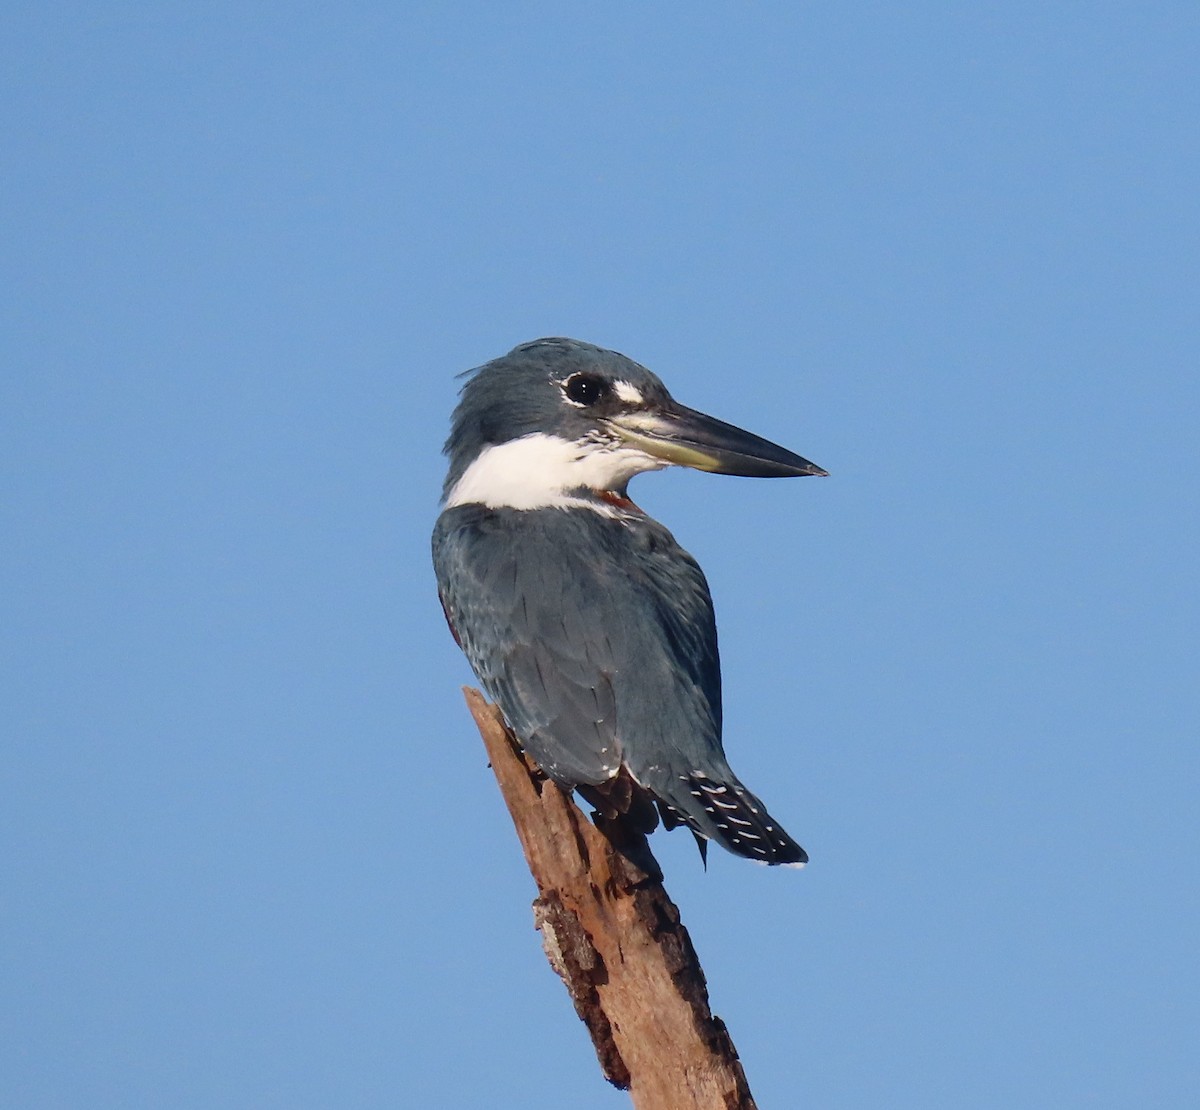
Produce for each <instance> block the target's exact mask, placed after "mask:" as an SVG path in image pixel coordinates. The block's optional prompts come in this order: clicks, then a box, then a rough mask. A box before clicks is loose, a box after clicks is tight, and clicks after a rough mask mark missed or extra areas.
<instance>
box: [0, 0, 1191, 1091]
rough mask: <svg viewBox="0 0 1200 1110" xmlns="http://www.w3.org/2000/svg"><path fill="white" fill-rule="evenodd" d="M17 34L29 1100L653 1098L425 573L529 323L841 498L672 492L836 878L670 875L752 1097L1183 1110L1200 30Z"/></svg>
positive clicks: (420, 21) (775, 792)
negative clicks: (546, 891) (470, 413)
mask: <svg viewBox="0 0 1200 1110" xmlns="http://www.w3.org/2000/svg"><path fill="white" fill-rule="evenodd" d="M2 29H3V34H2V35H0V92H2V98H0V105H2V106H0V112H2V123H0V128H2V131H0V134H2V143H3V161H2V165H3V168H2V170H0V179H2V182H3V184H2V186H0V188H2V193H0V211H2V215H0V228H2V230H0V235H2V240H0V275H2V278H3V287H4V290H5V292H4V296H3V298H2V299H0V301H2V303H0V366H2V368H3V372H2V374H0V422H2V425H3V426H2V428H0V461H2V466H3V497H2V498H0V550H2V561H3V565H2V567H0V573H2V576H3V583H4V587H3V591H2V594H0V605H2V609H0V643H2V646H3V671H2V674H0V686H2V690H0V695H2V697H0V706H2V717H0V722H2V728H3V741H2V750H0V760H2V768H3V770H2V775H0V791H2V797H0V836H2V838H3V844H2V845H0V889H2V890H3V895H2V898H0V976H2V980H0V1104H3V1105H5V1106H11V1107H22V1108H39V1110H40V1108H51V1107H54V1108H59V1107H63V1108H65V1107H71V1108H74V1107H84V1106H86V1107H88V1108H89V1110H107V1108H114V1110H115V1108H118V1107H120V1108H122V1110H128V1108H141V1107H145V1108H161V1107H172V1108H175V1107H178V1108H186V1110H192V1108H196V1110H199V1108H208V1107H239V1108H240V1107H247V1108H258V1107H279V1108H289V1110H290V1108H307V1107H312V1108H323V1107H335V1106H336V1107H339V1108H340V1107H346V1108H385V1107H387V1108H390V1107H396V1106H437V1107H439V1108H458V1107H462V1108H469V1107H481V1106H487V1107H497V1108H510V1107H511V1108H521V1110H538V1108H546V1110H557V1108H560V1107H563V1106H571V1107H572V1108H579V1110H591V1108H606V1107H610V1108H616V1107H621V1106H624V1105H626V1098H625V1096H624V1095H621V1094H619V1093H616V1092H613V1091H612V1090H611V1089H609V1088H607V1087H606V1085H605V1084H604V1083H603V1082H602V1081H601V1080H600V1078H599V1073H598V1071H597V1068H596V1066H595V1063H594V1060H593V1057H592V1051H591V1048H590V1046H589V1044H588V1042H587V1039H586V1037H585V1034H584V1031H583V1029H582V1027H581V1026H580V1025H579V1024H578V1022H577V1021H576V1019H575V1018H574V1016H573V1012H572V1010H571V1008H570V1005H569V1003H568V1001H567V998H566V995H565V992H564V991H563V989H562V987H561V986H560V984H559V983H558V982H557V980H555V979H554V978H553V976H552V974H551V973H550V971H549V970H548V968H547V966H546V964H545V961H544V958H543V956H542V954H541V951H540V948H539V944H538V938H537V935H536V934H535V933H534V931H533V928H532V923H531V915H530V910H529V903H530V900H531V898H532V897H533V893H534V891H533V889H532V884H531V881H530V879H529V877H528V874H527V872H526V870H525V867H524V864H523V862H522V860H521V859H520V856H519V853H518V850H517V846H516V843H515V840H514V838H513V836H512V834H511V832H510V828H509V826H508V824H507V819H506V817H505V815H504V812H503V810H502V807H501V803H500V801H499V798H498V796H497V793H496V789H495V786H494V783H493V781H492V779H491V777H490V775H489V773H488V770H487V768H486V766H485V762H484V757H483V753H482V748H481V746H480V743H479V740H478V738H477V736H476V735H475V733H474V731H473V729H472V727H471V724H470V721H469V719H468V717H467V716H466V713H465V711H464V709H463V707H462V704H461V699H460V696H459V692H458V690H459V686H460V685H461V684H462V683H464V682H467V681H468V680H469V678H470V676H469V672H468V670H467V667H466V664H465V662H464V661H463V660H462V659H461V658H460V656H459V655H458V652H457V650H456V649H455V647H454V645H453V643H452V642H451V640H450V637H449V636H448V634H447V633H446V629H445V627H444V624H443V621H442V615H441V612H440V610H439V608H438V605H437V601H436V598H435V593H434V588H433V581H432V573H431V570H430V566H429V555H428V535H429V531H430V528H431V526H432V523H433V519H434V516H435V514H436V503H437V496H438V492H439V487H440V482H441V477H442V470H443V465H442V460H441V458H440V456H439V448H440V445H441V441H442V439H443V436H444V434H445V429H446V421H447V417H448V414H449V411H450V408H451V407H452V405H453V402H454V398H455V392H456V388H457V383H456V382H455V380H454V375H455V374H457V373H458V372H460V371H462V370H464V369H466V368H468V367H471V366H474V365H476V364H478V363H480V362H482V361H485V360H486V359H488V358H491V357H493V356H495V355H497V354H500V353H502V352H504V351H506V350H507V349H508V348H510V347H511V346H513V345H514V344H515V343H517V342H520V341H523V340H527V339H531V338H534V337H537V336H540V335H547V334H550V335H554V334H562V335H572V336H576V337H578V338H581V339H586V340H590V341H593V342H597V343H600V344H603V345H605V346H611V347H615V348H616V349H618V350H621V351H624V352H625V353H627V354H629V355H630V356H632V357H634V358H636V359H638V360H639V361H641V362H644V363H645V364H647V365H649V366H650V367H651V368H653V369H654V370H656V371H657V372H659V373H660V374H661V375H662V376H663V378H664V379H665V380H666V381H667V383H668V385H669V386H670V387H671V388H672V389H673V391H674V392H675V394H676V395H677V396H678V397H679V398H680V399H681V400H683V401H685V402H686V403H689V404H691V405H694V406H696V407H698V408H701V409H704V410H706V411H709V412H712V413H714V414H715V415H718V416H721V417H723V418H724V419H727V420H730V421H734V422H736V423H739V424H742V425H744V426H746V427H749V428H751V429H753V430H754V431H756V432H758V433H760V434H762V435H766V436H768V437H770V438H772V439H775V440H778V441H780V442H782V443H785V444H787V445H788V446H790V447H792V448H793V449H795V450H797V451H799V452H800V453H802V454H804V455H806V456H807V457H809V458H811V459H813V460H815V461H816V462H818V463H820V464H821V465H822V466H825V467H826V468H828V469H829V470H830V471H831V472H832V475H833V476H832V477H831V478H829V479H827V480H822V481H816V480H812V479H809V480H805V481H803V482H754V481H751V480H744V479H734V478H718V477H713V476H709V475H700V474H694V473H679V472H672V473H670V474H666V475H655V476H650V477H647V478H643V479H640V480H639V481H638V482H637V483H636V484H635V486H634V491H633V492H634V494H635V496H637V498H638V499H639V501H640V502H641V503H642V504H643V505H644V506H645V507H646V508H647V509H648V510H649V511H651V512H652V513H654V515H656V516H658V517H659V518H660V519H662V520H664V521H665V522H666V523H667V524H668V525H669V526H670V527H671V528H672V529H673V530H674V531H675V533H676V535H677V536H678V538H679V539H680V540H681V542H682V543H683V544H684V545H685V546H686V547H688V548H689V549H690V550H691V551H692V552H693V553H694V554H695V555H696V556H697V557H698V558H699V560H700V561H701V563H702V564H703V565H704V567H705V568H706V570H707V571H708V574H709V578H710V581H711V584H712V588H713V592H714V594H715V597H716V603H717V610H718V618H719V622H720V629H721V634H722V646H723V652H724V660H725V674H726V698H727V710H728V721H727V747H728V749H729V751H730V754H731V757H732V759H733V762H734V764H735V766H736V767H737V768H738V769H739V771H740V772H741V773H742V775H743V776H744V777H745V778H746V780H747V781H748V782H749V783H750V784H751V785H752V786H753V787H754V788H755V789H756V790H758V791H759V792H761V793H762V794H763V795H764V796H765V797H766V798H767V799H768V801H769V802H770V804H771V806H772V809H773V810H774V811H776V812H777V815H778V816H779V817H780V819H781V820H783V821H784V822H785V823H786V825H787V827H788V828H789V830H790V831H792V832H793V833H794V834H795V835H796V837H797V838H798V839H799V840H800V841H801V842H802V843H803V844H804V845H805V846H806V847H807V848H808V850H809V852H810V853H811V855H812V859H813V862H812V864H811V865H810V867H809V868H808V869H807V870H806V871H803V872H799V873H797V872H792V871H787V872H774V871H772V872H767V871H765V870H763V869H760V868H757V867H755V866H752V865H750V864H747V863H744V862H741V861H738V860H735V859H733V858H732V857H729V856H726V855H724V854H722V853H720V852H716V851H714V853H713V858H712V860H711V863H710V867H709V870H708V872H707V874H706V873H704V872H702V871H701V870H700V867H699V864H698V861H697V860H696V857H695V851H694V849H693V847H692V845H691V843H690V838H688V837H686V836H684V835H682V834H679V833H677V834H675V835H673V836H661V835H660V836H658V837H657V838H656V841H655V846H656V848H657V849H658V851H659V855H660V857H661V859H662V861H663V864H664V866H665V868H666V870H667V873H668V879H669V883H668V885H669V888H670V889H671V891H672V893H673V894H674V895H675V897H676V898H677V900H678V902H679V903H680V906H681V909H682V911H683V914H684V919H685V921H686V923H687V925H688V926H689V928H690V929H691V931H692V934H693V937H694V939H695V942H696V945H697V948H698V950H699V952H700V955H701V958H702V960H703V962H704V965H705V968H706V970H707V972H708V975H709V979H710V983H711V989H712V997H713V1003H714V1006H715V1008H716V1010H717V1012H718V1013H719V1014H721V1015H722V1016H723V1017H724V1018H725V1019H726V1021H727V1022H728V1024H729V1027H730V1029H731V1031H732V1033H733V1036H734V1039H735V1041H736V1043H737V1045H738V1047H739V1049H740V1050H741V1053H742V1055H743V1058H744V1061H745V1064H746V1069H747V1072H748V1074H749V1077H750V1082H751V1085H752V1087H753V1088H754V1090H755V1093H756V1094H757V1095H758V1097H759V1100H760V1102H761V1104H762V1105H763V1106H764V1108H765V1107H774V1108H787V1107H804V1106H813V1107H822V1108H834V1107H847V1108H858V1107H866V1106H887V1107H901V1108H908V1107H913V1108H918V1107H919V1108H922V1110H928V1108H930V1107H946V1108H959V1107H963V1106H970V1107H975V1108H992V1107H994V1108H997V1110H999V1108H1010V1107H1014V1106H1028V1107H1055V1108H1064V1107H1068V1108H1069V1107H1084V1106H1088V1107H1093V1106H1103V1107H1132V1106H1184V1105H1195V1104H1197V1103H1198V1102H1200V1050H1198V1045H1200V1002H1198V999H1200V975H1198V971H1197V937H1198V936H1200V894H1198V886H1197V875H1196V870H1197V859H1198V858H1200V834H1198V822H1197V815H1196V805H1197V787H1198V785H1200V782H1198V780H1200V775H1198V774H1197V771H1198V769H1200V768H1198V766H1197V763H1198V755H1197V750H1198V748H1197V740H1198V739H1200V737H1198V733H1200V707H1198V705H1197V680H1198V677H1200V666H1198V663H1200V658H1198V650H1197V626H1198V620H1197V615H1198V614H1197V550H1198V548H1200V525H1198V518H1200V514H1198V512H1197V510H1198V508H1200V505H1198V504H1197V502H1198V500H1200V495H1198V492H1197V491H1198V478H1200V474H1198V473H1197V465H1196V455H1197V441H1198V430H1200V421H1198V407H1200V406H1198V402H1200V375H1198V372H1197V339H1198V331H1200V325H1198V320H1200V280H1198V259H1200V235H1198V231H1200V216H1198V213H1200V208H1198V203H1197V198H1198V197H1200V154H1198V145H1197V133H1196V121H1197V119H1198V118H1200V84H1198V82H1197V75H1196V58H1197V56H1198V48H1200V8H1197V6H1196V5H1195V4H1193V3H1187V4H1184V3H1175V4H1155V5H1146V4H1133V3H1128V4H1119V3H1112V4H1104V3H1101V4H1051V5H1047V4H1034V3H1008V4H993V5H961V4H957V5H955V4H944V5H943V4H916V5H880V4H839V5H832V6H831V5H819V6H818V5H815V4H788V5H784V4H775V5H770V4H766V5H764V4H754V5H751V4H737V5H733V4H730V5H713V4H700V5H695V4H678V3H676V4H656V5H644V4H625V3H616V4H608V5H605V6H604V7H603V8H602V9H601V8H598V7H593V8H590V9H587V10H584V9H583V8H581V7H579V6H566V5H549V4H536V3H530V4H476V5H470V4H468V5H462V6H457V7H456V6H452V5H445V4H415V3H406V4H400V5H396V4H357V5H355V4H351V5H338V6H335V5H314V4H299V5H296V4H286V5H285V4H277V3H266V4H255V5H244V4H237V5H234V4H225V3H217V4H207V5H199V6H196V5H188V6H184V5H171V4H108V5H100V6H97V5H87V4H74V5H69V4H59V3H53V2H49V3H39V4H36V5H35V4H19V5H12V6H10V7H9V9H8V10H7V13H6V14H5V15H4V17H3V21H2Z"/></svg>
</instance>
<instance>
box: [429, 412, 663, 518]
mask: <svg viewBox="0 0 1200 1110" xmlns="http://www.w3.org/2000/svg"><path fill="white" fill-rule="evenodd" d="M668 465H669V464H668V463H667V461H666V460H665V459H659V458H656V457H655V456H653V455H648V454H646V452H645V451H639V450H638V449H637V448H636V447H628V446H615V447H614V446H611V445H609V444H607V443H604V442H600V441H592V440H583V441H581V442H579V443H571V442H570V441H569V440H565V439H559V438H558V436H548V435H545V434H544V433H542V432H534V433H533V434H532V435H527V436H522V437H521V438H520V439H514V440H512V441H511V442H509V443H498V444H495V445H494V446H492V447H485V448H484V449H483V450H482V451H481V452H480V453H479V457H478V458H477V459H476V460H475V461H474V462H473V463H471V465H470V466H468V467H467V469H466V470H465V471H464V472H463V476H462V477H461V478H459V480H458V481H457V482H455V483H454V488H453V489H451V491H450V493H449V494H448V495H447V496H446V508H447V509H453V508H454V507H455V506H456V505H476V504H478V505H486V506H487V507H488V508H489V509H502V508H506V509H549V508H559V509H564V508H571V507H578V506H584V507H586V508H589V509H595V510H596V511H598V512H611V511H612V510H611V509H610V508H609V507H608V506H607V505H604V504H603V503H601V504H600V505H597V504H596V503H594V502H592V501H587V500H584V499H583V498H579V497H572V496H570V492H569V491H571V490H577V489H580V488H581V487H582V488H585V489H593V490H597V491H602V490H615V491H620V490H623V489H624V488H625V483H626V482H628V481H629V479H630V478H632V477H633V476H634V475H635V474H641V473H642V472H643V471H647V470H662V468H663V467H665V466H668Z"/></svg>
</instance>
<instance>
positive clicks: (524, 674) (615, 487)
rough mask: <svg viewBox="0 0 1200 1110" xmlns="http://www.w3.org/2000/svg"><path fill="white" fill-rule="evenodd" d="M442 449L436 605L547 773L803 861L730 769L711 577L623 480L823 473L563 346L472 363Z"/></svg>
mask: <svg viewBox="0 0 1200 1110" xmlns="http://www.w3.org/2000/svg"><path fill="white" fill-rule="evenodd" d="M446 454H447V455H448V456H449V459H450V470H449V474H448V476H447V478H446V484H445V490H444V497H443V502H444V506H445V507H444V509H443V511H442V513H441V516H440V517H439V518H438V521H437V525H436V527H435V529H434V534H433V557H434V565H435V568H436V571H437V578H438V588H439V592H440V594H441V598H442V604H443V606H444V607H445V610H446V616H447V619H448V620H449V622H450V626H451V629H452V630H453V631H454V634H455V636H456V638H457V639H458V641H459V643H460V644H461V645H462V648H463V651H464V652H465V653H466V656H467V659H468V660H469V661H470V664H471V666H472V668H473V669H474V671H475V673H476V674H477V675H478V676H479V680H480V682H481V683H482V684H483V686H484V689H485V690H486V691H487V692H488V694H489V695H490V696H491V697H492V698H493V699H494V700H495V701H496V703H497V704H498V705H499V706H500V708H501V710H502V711H503V713H504V715H505V717H506V719H507V720H508V722H509V724H510V725H511V727H512V729H513V732H514V733H515V735H516V736H517V738H518V740H519V741H520V743H521V744H522V745H523V747H524V748H525V750H526V751H527V752H528V753H529V754H530V756H532V758H533V759H534V760H535V761H536V762H537V764H538V765H539V766H540V767H541V768H542V770H543V771H545V772H546V774H547V775H549V776H550V777H551V778H552V779H553V780H554V781H555V782H557V783H559V784H560V785H561V786H563V787H564V788H567V789H578V790H579V791H580V793H582V794H583V795H584V796H585V797H586V798H587V799H588V800H589V801H592V802H593V804H596V805H597V806H598V807H599V808H601V809H604V810H611V811H613V812H618V813H624V814H626V815H627V816H628V817H629V818H630V819H631V820H635V821H636V822H637V823H638V824H640V826H641V827H643V828H646V829H649V828H652V827H653V824H654V814H655V807H657V811H658V813H659V814H660V815H661V816H662V819H663V823H664V824H665V825H666V826H667V827H668V828H671V827H674V826H676V825H679V824H686V825H688V826H689V827H690V828H691V829H692V831H693V832H694V833H695V834H697V836H698V838H703V839H704V840H707V839H712V840H716V841H717V842H718V843H720V844H722V845H723V846H724V847H726V848H728V849H729V850H730V851H732V852H735V853H737V854H738V855H742V856H746V857H748V858H750V859H756V860H760V861H762V862H765V863H791V864H801V863H803V862H805V860H806V859H807V858H808V857H807V856H806V855H805V852H804V850H803V849H802V848H801V847H800V846H799V845H798V844H797V843H796V842H795V841H794V840H792V839H791V837H789V836H788V835H787V833H785V832H784V831H783V830H782V829H781V828H780V827H779V825H778V823H777V822H775V821H774V819H773V818H772V817H771V816H770V815H769V814H768V813H767V811H766V808H765V807H764V806H763V804H762V802H760V801H759V800H758V798H756V797H755V796H754V795H753V794H752V793H750V791H749V790H747V789H746V788H745V787H744V786H743V785H742V783H741V782H740V781H739V780H738V778H737V776H736V775H734V773H733V771H732V770H731V769H730V767H729V764H728V762H727V761H726V758H725V753H724V749H723V747H722V743H721V675H720V662H719V658H718V654H717V632H716V623H715V620H714V617H713V609H712V600H711V598H710V596H709V591H708V584H707V583H706V582H705V579H704V574H703V572H702V571H701V570H700V567H699V566H698V565H697V564H696V561H695V560H694V559H693V558H692V557H691V556H690V555H688V553H687V552H686V551H684V550H683V548H681V547H680V546H679V545H678V544H677V543H676V542H675V539H674V538H673V537H672V536H671V534H670V532H668V531H667V530H666V529H665V528H664V527H663V526H662V525H661V524H659V523H657V522H656V521H654V520H651V519H650V518H649V517H648V516H646V515H645V514H644V513H642V512H641V511H640V510H639V509H638V508H637V507H636V506H635V505H634V504H633V503H632V502H631V501H630V500H629V499H628V498H627V496H626V484H627V483H628V481H629V479H630V478H631V477H632V476H633V475H634V474H637V473H640V472H642V471H645V470H653V469H660V468H661V467H663V466H666V465H670V464H672V463H674V464H680V465H687V466H694V467H697V468H700V469H705V470H712V471H718V472H722V473H734V474H746V475H756V476H763V477H774V476H789V475H801V474H823V473H824V471H822V470H821V469H820V468H819V467H817V466H815V465H814V464H812V463H810V462H808V461H807V460H805V459H802V458H800V456H798V455H794V454H793V453H792V452H790V451H787V450H785V449H784V448H782V447H778V446H777V445H775V444H772V443H769V442H767V441H766V440H762V439H759V438H758V437H756V436H752V435H750V434H749V433H748V432H743V431H741V430H740V429H738V428H734V427H732V426H731V425H728V424H723V423H721V422H720V421H717V420H713V419H712V418H711V417H706V416H703V415H702V414H700V413H697V412H694V411H693V410H691V409H687V408H684V407H683V406H682V405H680V404H678V403H677V402H676V401H675V400H674V399H673V398H672V397H671V395H670V394H669V393H668V392H667V390H666V388H665V387H664V386H663V384H662V383H661V382H660V381H659V380H658V378H657V377H655V376H654V375H653V374H652V373H650V371H649V370H647V369H645V368H644V367H642V366H639V365H638V364H637V363H635V362H632V361H631V360H629V359H627V358H625V357H624V356H623V355H619V354H617V353H616V352H613V351H606V350H603V349H601V348H598V347H593V346H591V345H590V344H586V343H580V342H578V341H575V340H569V339H543V340H538V341H536V342H533V343H527V344H524V345H523V346H520V347H517V348H516V349H515V350H513V351H511V352H510V353H509V354H507V355H505V356H504V357H503V358H499V359H496V360H495V361H493V362H490V363H488V364H486V365H485V366H482V367H480V368H479V369H478V370H477V371H475V372H474V373H473V376H472V377H471V378H470V379H469V380H468V382H467V384H466V385H465V386H464V387H463V392H462V397H461V400H460V402H459V405H458V407H457V409H456V410H455V413H454V417H453V422H452V428H451V433H450V437H449V439H448V440H447V443H446ZM702 843H703V841H702Z"/></svg>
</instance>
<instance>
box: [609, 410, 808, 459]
mask: <svg viewBox="0 0 1200 1110" xmlns="http://www.w3.org/2000/svg"><path fill="white" fill-rule="evenodd" d="M607 423H608V424H609V426H610V427H611V428H612V430H613V431H614V432H616V433H617V434H618V435H619V436H620V437H621V438H622V439H624V440H626V441H627V442H628V443H630V444H632V445H633V446H635V447H638V448H640V449H641V450H642V451H645V452H646V453H647V454H649V455H654V456H655V457H656V458H659V459H663V460H665V461H666V462H669V463H674V464H676V465H677V466H690V467H693V468H694V469H696V470H707V471H710V472H712V473H714V474H740V475H742V476H743V477H746V478H797V477H801V476H803V475H806V474H818V475H821V476H822V477H825V476H827V475H828V471H825V470H822V469H821V468H820V467H819V466H817V464H816V463H811V462H809V461H808V459H802V458H801V457H800V456H799V455H797V454H794V453H793V452H791V451H789V450H788V449H787V448H786V447H780V446H779V444H777V443H772V442H771V441H770V440H768V439H762V438H761V437H760V436H756V435H753V434H752V433H750V432H746V431H743V430H742V429H741V428H736V427H734V426H733V425H732V424H726V423H725V422H724V421H723V420H717V419H716V418H715V417H712V416H705V415H704V413H702V412H697V411H696V410H695V409H689V408H688V407H687V406H686V405H680V404H678V403H677V402H675V401H671V402H670V403H669V404H668V405H665V406H663V407H662V408H659V409H655V410H650V409H641V410H638V411H636V412H628V413H621V414H620V415H619V416H612V417H609V419H608V421H607Z"/></svg>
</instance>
